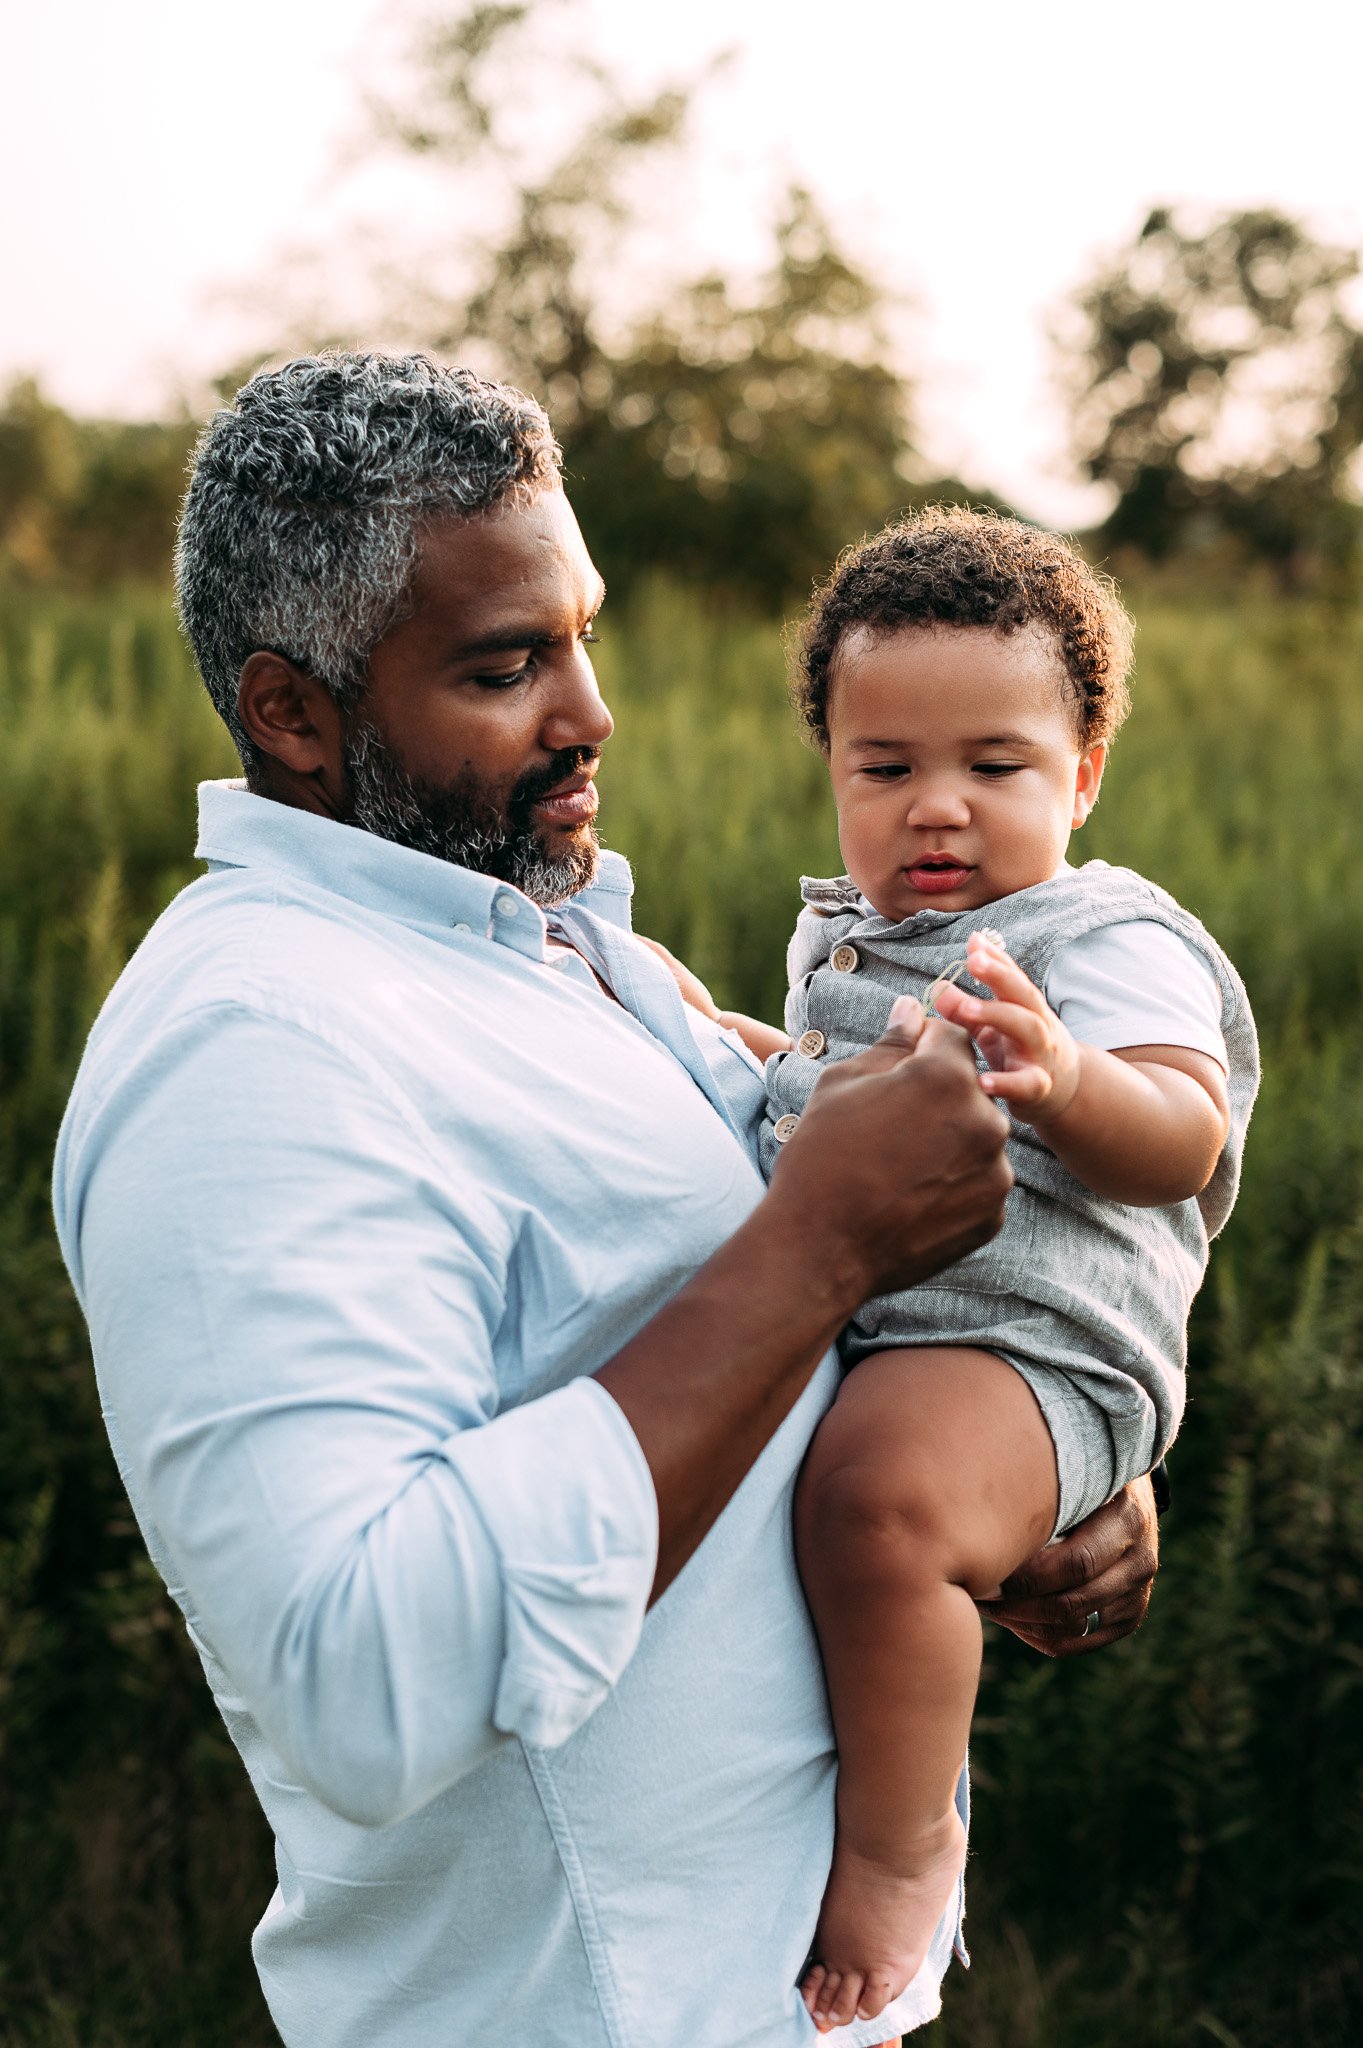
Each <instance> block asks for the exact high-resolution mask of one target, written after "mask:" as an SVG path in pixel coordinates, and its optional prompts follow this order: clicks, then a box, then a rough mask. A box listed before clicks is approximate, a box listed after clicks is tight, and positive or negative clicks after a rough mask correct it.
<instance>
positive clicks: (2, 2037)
mask: <svg viewBox="0 0 1363 2048" xmlns="http://www.w3.org/2000/svg"><path fill="white" fill-rule="evenodd" d="M1133 602H1134V608H1135V609H1136V612H1137V616H1138V619H1139V621H1140V627H1141V632H1140V640H1139V667H1138V675H1137V681H1136V688H1135V701H1136V710H1135V712H1134V714H1133V717H1132V719H1131V722H1130V725H1129V727H1128V728H1127V730H1126V732H1125V733H1124V734H1123V735H1122V737H1121V739H1120V740H1119V742H1118V744H1117V747H1116V748H1115V750H1114V755H1113V760H1112V763H1111V766H1110V768H1109V774H1108V781H1107V783H1106V784H1105V788H1104V795H1103V801H1102V804H1101V806H1100V807H1099V810H1098V812H1097V814H1096V815H1095V817H1094V819H1093V821H1092V822H1091V824H1090V826H1089V827H1088V828H1087V830H1086V833H1085V834H1084V839H1083V841H1082V842H1081V843H1080V847H1081V850H1086V851H1088V852H1092V853H1095V854H1101V855H1102V856H1104V857H1105V858H1107V859H1113V860H1121V861H1126V862H1128V863H1129V864H1131V865H1133V866H1135V867H1138V868H1140V869H1141V870H1142V871H1143V872H1145V873H1147V874H1149V875H1151V876H1153V877H1154V878H1155V879H1156V880H1158V881H1160V882H1163V883H1164V884H1165V885H1166V886H1167V887H1169V888H1170V889H1172V890H1173V891H1174V893H1175V894H1176V895H1177V896H1179V897H1180V899H1181V900H1182V901H1184V902H1185V903H1187V904H1188V905H1189V906H1190V907H1191V908H1193V909H1194V910H1196V911H1197V912H1198V913H1199V915H1201V916H1202V917H1203V918H1204V919H1205V920H1206V922H1207V923H1208V924H1209V925H1210V926H1211V928H1212V930H1213V931H1215V932H1216V933H1217V935H1218V937H1220V938H1221V939H1222V941H1223V942H1224V943H1225V944H1226V946H1227V947H1228V949H1229V950H1230V952H1231V953H1232V955H1233V956H1234V957H1235V959H1236V960H1237V961H1238V962H1239V964H1240V966H1241V968H1242V971H1243V972H1244V974H1245V976H1246V979H1247V981H1248V983H1249V987H1250V991H1251V995H1252V996H1253V999H1254V1002H1255V1006H1256V1011H1257V1014H1258V1017H1259V1022H1260V1027H1261V1031H1262V1035H1263V1041H1264V1053H1265V1075H1266V1078H1265V1086H1264V1091H1263V1096H1262V1098H1261V1102H1260V1105H1259V1108H1258V1111H1257V1113H1256V1117H1255V1122H1254V1126H1253V1129H1252V1132H1251V1140H1250V1147H1249V1154H1248V1160H1247V1170H1246V1178H1245V1187H1244V1193H1243V1196H1242V1198H1241V1202H1240V1206H1239V1208H1238V1210H1237V1212H1236V1215H1235V1218H1234V1219H1233V1221H1232V1224H1231V1226H1230V1229H1229V1230H1228V1232H1227V1233H1226V1236H1225V1238H1224V1240H1223V1241H1222V1243H1221V1244H1220V1246H1219V1247H1218V1249H1217V1253H1216V1256H1215V1259H1214V1262H1213V1270H1212V1278H1211V1281H1210V1283H1209V1285H1208V1287H1207V1289H1206V1290H1205V1291H1204V1294H1203V1296H1202V1297H1201V1299H1200V1300H1199V1303H1198V1305H1197V1310H1196V1313H1195V1317H1194V1328H1193V1342H1192V1366H1191V1379H1190V1384H1191V1393H1192V1400H1191V1406H1190V1411H1189V1418H1188V1421H1187V1423H1186V1425H1185V1428H1184V1432H1183V1435H1182V1437H1181V1438H1180V1441H1179V1444H1178V1446H1177V1449H1176V1452H1175V1455H1174V1459H1173V1472H1174V1484H1175V1506H1174V1509H1173V1511H1172V1513H1171V1515H1170V1517H1169V1519H1168V1522H1167V1523H1166V1530H1165V1535H1166V1545H1165V1560H1166V1561H1165V1570H1164V1573H1163V1575H1162V1578H1161V1581H1160V1585H1159V1588H1158V1591H1157V1595H1156V1599H1155V1603H1154V1606H1153V1609H1152V1613H1151V1618H1150V1620H1149V1622H1148V1623H1147V1626H1146V1627H1145V1629H1144V1630H1143V1631H1142V1632H1141V1633H1140V1635H1139V1636H1138V1637H1136V1638H1134V1639H1133V1640H1132V1641H1131V1642H1130V1643H1128V1644H1125V1645H1122V1646H1120V1647H1119V1648H1117V1649H1116V1650H1112V1651H1108V1652H1105V1653H1103V1654H1102V1655H1100V1656H1098V1657H1096V1658H1092V1659H1089V1660H1085V1661H1084V1662H1083V1663H1082V1664H1067V1665H1063V1666H1051V1665H1047V1664H1045V1663H1043V1662H1042V1661H1041V1660H1039V1659H1038V1658H1036V1657H1034V1656H1032V1655H1031V1654H1030V1653H1027V1652H1024V1651H1022V1650H1020V1649H1019V1648H1017V1646H1015V1645H1011V1644H1010V1643H1008V1642H1003V1641H1001V1642H998V1643H996V1644H994V1645H993V1646H992V1647H991V1651H990V1656H989V1670H988V1674H987V1679H986V1686H985V1691H984V1696H983V1699H982V1703H981V1713H980V1720H979V1724H978V1728H977V1735H976V1741H975V1751H974V1755H975V1770H976V1779H977V1785H978V1788H979V1819H978V1825H977V1832H976V1841H977V1845H978V1854H977V1870H976V1874H975V1881H974V1906H973V1911H972V1931H973V1938H974V1947H975V1952H976V1967H975V1969H974V1970H973V1971H972V1973H971V1974H970V1976H969V1977H968V1978H963V1977H961V1976H960V1975H959V1973H957V1974H956V1975H955V1976H954V1977H953V1980H952V1982H951V1984H950V1985H949V1987H948V1998H947V2009H946V2016H945V2018H944V2019H943V2021H942V2022H941V2027H940V2032H941V2036H942V2039H943V2041H944V2042H945V2043H946V2044H947V2048H965V2044H967V2043H969V2044H970V2048H1163V2044H1170V2048H1173V2044H1179V2048H1183V2044H1187V2048H1194V2044H1198V2048H1205V2044H1206V2043H1209V2042H1210V2043H1219V2044H1221V2048H1278V2044H1279V2043H1280V2042H1282V2041H1285V2040H1291V2041H1292V2042H1294V2043H1301V2044H1303V2048H1335V2044H1343V2043H1345V2042H1352V2041H1353V2040H1355V2039H1356V2038H1358V2037H1359V2031H1360V2020H1361V2019H1363V1978H1361V1976H1360V1964H1359V1957H1360V1953H1363V1741H1360V1734H1359V1731H1360V1728H1363V1371H1361V1370H1360V1363H1359V1317H1360V1303H1361V1301H1363V1289H1361V1288H1360V1272H1361V1268H1363V1231H1361V1230H1360V1209H1361V1205H1360V1188H1361V1185H1363V1018H1361V1016H1360V1002H1359V997H1360V982H1361V981H1363V864H1361V863H1360V835H1359V833H1358V829H1357V824H1356V819H1357V816H1358V815H1359V811H1360V804H1359V792H1360V791H1363V695H1361V694H1360V690H1359V684H1358V678H1359V675H1360V672H1361V664H1360V657H1363V619H1361V618H1360V617H1359V616H1358V615H1356V614H1340V613H1337V612H1329V611H1326V610H1315V609H1312V608H1310V607H1308V606H1304V605H1303V606H1292V607H1288V606H1281V605H1279V606H1273V605H1271V604H1269V603H1268V602H1266V601H1265V602H1259V601H1255V602H1252V603H1250V604H1247V605H1244V606H1241V607H1239V608H1235V607H1231V606H1229V605H1225V604H1208V605H1206V606H1204V607H1201V608H1199V607H1197V606H1195V605H1193V604H1191V603H1188V602H1180V603H1177V604H1175V603H1171V602H1169V601H1166V600H1162V599H1161V598H1160V596H1159V594H1158V593H1157V592H1151V593H1147V594H1145V595H1144V596H1143V595H1142V593H1140V592H1139V591H1137V592H1135V593H1134V594H1133ZM603 638H604V644H603V646H602V648H601V650H600V661H599V669H600V673H601V677H602V683H603V687H604V689H605V691H606V694H607V696H608V698H609V700H610V701H611V703H612V705H613V707H614V709H615V711H616V715H617V720H618V731H617V735H616V737H615V739H614V740H613V741H612V743H611V746H610V749H609V751H608V755H607V762H606V765H605V767H604V769H603V773H602V778H601V780H602V791H603V798H604V801H603V810H602V820H603V825H604V829H605V833H606V836H607V838H608V840H609V842H610V843H611V844H612V845H615V846H617V847H618V848H620V849H621V850H622V851H623V852H625V853H627V854H628V855H629V857H630V858H631V860H632V861H633V862H634V865H635V870H636V875H637V881H638V896H637V900H636V916H637V922H638V924H639V926H640V928H641V929H643V930H645V931H648V932H650V933H652V934H653V935H655V936H657V937H658V938H661V939H663V940H664V941H666V943H667V944H668V945H670V946H672V947H673V948H674V949H675V950H676V951H678V952H679V953H681V954H682V955H683V957H685V958H686V959H688V960H689V961H690V962H691V964H692V965H694V966H695V967H696V968H697V969H698V970H699V971H700V972H701V973H702V974H703V975H704V976H705V977H706V978H707V979H708V980H709V981H710V983H711V985H712V987H713V988H714V990H715V993H716V994H717V995H718V996H719V997H720V998H721V999H722V1000H724V1001H725V1002H727V1003H731V1004H734V1005H738V1006H741V1007H744V1008H748V1009H751V1010H755V1011H757V1012H760V1013H764V1014H767V1015H770V1016H773V1017H774V1016H776V1015H777V1014H778V1013H779V1010H780V1005H781V999H782V996H783V993H784V975H783V969H782V959H783V952H784V945H785V940H786V937H787V935H788V932H789V928H790V925H791V922H792V920H793V917H794V913H795V910H796V908H797V904H798V899H797V893H796V878H797V877H798V875H799V874H800V873H801V872H802V871H809V872H829V871H832V870H834V869H836V867H837V865H838V855H837V840H836V832H835V829H834V824H833V819H832V813H831V807H830V805H829V803H828V799H827V796H826V793H825V789H824V775H823V769H822V766H821V764H820V762H819V761H818V760H817V758H816V757H815V756H814V755H812V754H811V753H809V752H808V751H807V750H806V749H804V748H803V747H802V746H801V745H800V743H799V742H798V740H797V739H796V737H795V734H794V730H793V723H792V720H791V717H790V715H789V713H788V712H787V710H786V709H785V704H784V696H783V675H782V658H781V650H780V637H779V632H778V630H777V628H776V627H775V626H774V625H770V624H767V623H765V622H760V621H752V620H745V619H743V618H741V617H738V616H729V615H724V614H722V613H716V612H714V611H713V610H711V609H709V608H707V607H706V606H705V605H704V604H703V603H702V602H701V601H700V600H698V599H697V598H696V597H694V596H693V595H690V594H687V593H684V592H681V591H678V590H674V589H669V588H667V587H665V586H659V587H657V588H655V589H653V590H651V591H648V592H645V593H642V594H641V596H640V597H639V599H638V601H637V602H636V604H635V605H634V607H633V608H632V610H630V611H629V612H628V613H626V614H625V615H624V616H621V617H619V618H618V619H616V620H613V621H612V620H611V619H610V616H609V614H608V615H607V623H606V624H605V626H604V627H603ZM0 720H2V721H3V734H4V741H3V745H0V1188H2V1189H3V1192H0V1367H2V1370H0V1898H3V1899H4V1901H5V1914H4V1917H3V1920H2V1921H0V1930H2V1931H0V2041H3V2042H5V2043H6V2044H9V2043H15V2044H19V2043H22V2044H29V2043H32V2044H39V2043H41V2044H44V2048H46V2044H49V2043H50V2044H53V2048H55V2044H66V2043H73V2044H74V2043H81V2044H91V2048H114V2044H117V2048H144V2044H146V2048H150V2044H153V2043H154V2044H158V2048H159V2044H161V2043H163V2042H164V2043H166V2044H169V2043H172V2042H174V2043H176V2044H177V2048H178V2044H180V2043H183V2042H186V2041H192V2042H194V2043H195V2044H196V2048H219V2044H221V2048H253V2044H255V2043H257V2042H264V2041H267V2040H269V2039H270V2038H271V2036H270V2033H269V2029H268V2025H267V2023H266V2021H265V2019H264V2016H263V2009H262V2007H261V2004H260V2001H259V1997H258V1994H257V1992H256V1991H255V1988H254V1980H253V1978H252V1975H251V1970H250V1964H249V1959H248V1956H247V1952H246V1939H247V1931H248V1929H249V1926H250V1924H251V1921H252V1919H253V1918H254V1917H255V1915H256V1914H257V1913H258V1911H259V1909H260V1907H261V1906H262V1904H263V1902H264V1899H265V1896H266V1895H267V1891H268V1888H269V1884H270V1882H271V1881H272V1880H271V1876H270V1873H269V1862H268V1844H267V1843H266V1841H265V1839H264V1831H263V1827H262V1825H261V1823H260V1822H259V1819H258V1817H257V1816H256V1815H255V1813H254V1810H253V1808H252V1807H251V1804H250V1801H249V1798H248V1797H247V1795H246V1793H245V1791H244V1778H243V1775H242V1773H241V1772H240V1769H239V1767H238V1766H237V1764H236V1762H235V1759H234V1758H233V1756H232V1754H231V1752H230V1750H229V1748H228V1745H227V1743H226V1739H225V1737H224V1736H223V1734H222V1733H221V1731H220V1729H219V1728H218V1726H217V1724H216V1721H215V1719H214V1717H213V1715H212V1713H211V1710H210V1709H209V1708H208V1707H207V1706H206V1704H205V1696H204V1691H203V1688H202V1685H201V1682H200V1680H199V1678H198V1675H197V1668H196V1666H195V1664H194V1661H193V1659H192V1657H191V1656H190V1655H189V1653H188V1652H187V1650H186V1648H185V1645H184V1642H183V1638H182V1634H181V1631H180V1630H179V1627H178V1624H177V1623H176V1620H175V1618H174V1615H173V1612H172V1611H171V1610H170V1609H169V1607H168V1606H167V1603H166V1602H165V1600H164V1598H163V1596H162V1595H161V1593H160V1591H159V1588H158V1587H157V1586H156V1584H155V1581H154V1579H153V1577H152V1575H151V1573H150V1570H149V1568H148V1567H147V1565H146V1564H145V1561H144V1560H143V1558H142V1554H141V1550H140V1545H139V1544H138V1541H137V1537H136V1532H135V1530H133V1528H132V1527H131V1524H130V1520H129V1517H128V1514H127V1510H126V1507H125V1505H124V1504H123V1502H122V1499H121V1495H120V1493H119V1489H118V1486H117V1482H116V1479H115V1476H114V1474H113V1470H112V1464H111V1461H110V1459H109V1457H108V1453H107V1450H106V1448H105V1446H104V1444H103V1440H102V1432H101V1429H100V1423H99V1417H98V1412H97V1405H96V1402H95V1397H94V1392H93V1385H92V1381H91V1377H90V1373H89V1366H88V1360H87V1357H86V1353H85V1348H84V1340H83V1334H82V1331H81V1328H80V1323H79V1318H78V1316H77V1315H76V1313H75V1311H74V1308H73V1305H72V1304H71V1302H70V1299H69V1295H68V1293H67V1291H66V1288H65V1284H64V1281H63V1278H62V1275H61V1271H60V1264H59V1261H58V1259H57V1257H56V1253H55V1249H54V1247H53V1245H52V1242H51V1237H50V1230H49V1226H48V1223H47V1219H46V1210H45V1203H46V1195H45V1181H46V1172H47V1162H48V1158H49V1154H50V1146H51V1141H52V1136H53V1132H54V1129H55V1124H56V1120H57V1118H58V1116H59V1114H60V1109H61V1104H62V1101H63V1099H64V1095H65V1091H66V1088H67V1086H68V1085H69V1079H70V1075H71V1072H72V1069H73V1066H74V1063H75V1060H76V1058H77V1057H78V1054H79V1048H80V1044H81V1042H82V1039H83V1035H84V1032H85V1030H86V1028H87V1026H88V1024H89V1021H90V1019H91V1017H92V1016H93V1015H94V1013H95V1011H96V1009H97V1007H98V1004H99V1002H100V1000H101V998H102V996H103V994H104V992H105V990H106V989H107V987H108V985H109V983H110V981H111V980H112V978H113V976H114V974H115V973H116V972H117V970H118V968H119V966H120V965H121V963H122V961H123V959H124V958H125V957H126V955H127V952H128V950H129V948H130V947H131V946H132V945H133V944H134V943H135V941H136V939H137V937H138V936H139V934H140V933H141V932H142V931H143V930H144V929H145V927H146V925H147V923H148V922H149V921H150V919H151V918H152V917H153V916H154V915H155V914H156V912H157V911H158V910H159V909H160V908H161V907H162V905H163V904H164V903H165V902H166V901H168V900H169V898H170V896H171V895H172V894H173V893H174V891H175V890H176V889H177V888H178V887H179V886H181V884H182V883H183V882H184V881H185V880H186V879H188V877H189V876H190V875H191V874H192V873H193V872H194V864H193V861H192V857H191V850H192V845H193V784H194V782H195V780H196V779H197V778H198V777H199V776H201V775H205V774H224V773H231V772H232V769H233V765H234V764H233V757H232V755H231V751H230V748H229V747H228V745H227V743H226V741H225V739H224V737H223V736H222V734H221V731H220V729H219V728H218V726H217V724H216V721H215V719H214V718H213V716H212V714H211V712H210V711H209V709H208V707H207V704H206V702H205V701H204V699H203V696H202V692H201V691H200V689H199V686H198V684H197V683H196V682H195V680H194V678H193V675H192V671H191V668H190V665H189V662H188V660H187V657H186V655H185V652H184V650H183V648H182V646H181V644H180V642H179V640H178V638H177V636H176V633H175V630H174V626H173V624H172V622H171V620H170V618H169V616H168V613H167V611H166V609H165V607H164V605H163V604H162V603H161V601H159V600H157V599H155V598H150V597H147V598H143V597H131V596H130V597H126V598H123V599H119V600H117V601H115V600H112V599H111V600H108V601H94V600H90V601H86V602H83V603H80V604H71V603H63V604H62V605H60V606H58V605H57V604H56V603H54V602H53V601H50V600H44V599H41V598H31V599H28V600H25V601H22V602H21V601H19V600H17V599H15V600H12V601H8V602H7V603H6V605H5V606H4V607H3V608H2V609H0Z"/></svg>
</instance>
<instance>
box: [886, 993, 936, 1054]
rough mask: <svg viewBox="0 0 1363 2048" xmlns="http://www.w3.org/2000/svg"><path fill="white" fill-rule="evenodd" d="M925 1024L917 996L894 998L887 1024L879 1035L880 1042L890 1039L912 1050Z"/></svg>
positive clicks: (921, 1006)
mask: <svg viewBox="0 0 1363 2048" xmlns="http://www.w3.org/2000/svg"><path fill="white" fill-rule="evenodd" d="M925 1022H926V1017H925V1015H924V1011H923V1005H922V1004H921V1003H920V1002H919V1000H918V998H917V996H896V997H895V999H894V1001H893V1002H892V1003H891V1005H890V1017H889V1022H888V1023H887V1024H886V1026H885V1029H884V1031H883V1033H882V1034H881V1037H882V1041H883V1040H884V1039H886V1038H890V1039H893V1040H894V1041H895V1042H896V1043H897V1044H904V1045H907V1046H908V1047H909V1048H910V1050H912V1048H913V1047H914V1046H916V1045H917V1043H918V1041H919V1039H920V1038H921V1037H922V1035H923V1025H924V1023H925Z"/></svg>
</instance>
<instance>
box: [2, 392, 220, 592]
mask: <svg viewBox="0 0 1363 2048" xmlns="http://www.w3.org/2000/svg"><path fill="white" fill-rule="evenodd" d="M194 434H195V429H194V427H193V425H192V424H191V423H190V422H189V421H188V420H172V421H168V422H163V423H149V424H129V423H126V422H121V421H113V420H76V419H72V418H71V416H70V415H69V414H68V413H65V412H63V411H62V409H61V407H60V406H56V405H53V404H51V403H50V402H49V401H48V400H47V399H45V398H44V397H43V395H42V392H41V391H40V390H39V388H38V386H37V385H36V384H35V383H33V382H32V381H31V380H30V379H27V378H21V379H20V380H19V381H18V382H16V383H14V384H12V385H11V386H10V388H9V390H8V392H7V393H6V394H5V395H4V397H3V399H0V575H3V576H5V577H7V578H10V579H23V580H26V581H28V582H31V583H58V584H62V585H64V586H67V587H74V588H76V589H92V588H96V587H103V586H105V585H107V584H108V583H110V582H114V581H119V580H124V579H127V580H141V581H146V582H150V583H164V581H165V577H166V570H167V566H168V564H169V562H170V550H171V541H172V539H173V537H174V532H175V512H176V507H177V506H178V505H179V502H180V499H181V496H182V495H183V493H184V488H185V466H186V463H187V461H188V459H189V451H190V447H191V445H192V443H193V440H194Z"/></svg>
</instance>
